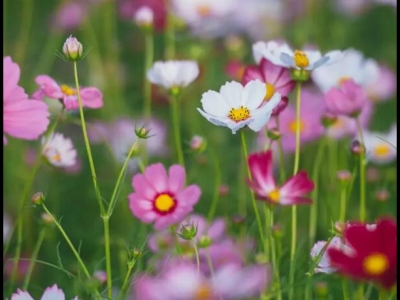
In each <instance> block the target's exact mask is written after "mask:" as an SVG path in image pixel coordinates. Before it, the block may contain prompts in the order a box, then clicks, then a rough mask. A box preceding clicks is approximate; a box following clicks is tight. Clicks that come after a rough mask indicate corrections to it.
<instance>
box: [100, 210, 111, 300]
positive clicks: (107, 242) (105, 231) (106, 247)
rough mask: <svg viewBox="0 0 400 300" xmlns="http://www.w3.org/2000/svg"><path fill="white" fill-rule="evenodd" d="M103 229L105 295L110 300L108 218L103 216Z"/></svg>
mask: <svg viewBox="0 0 400 300" xmlns="http://www.w3.org/2000/svg"><path fill="white" fill-rule="evenodd" d="M102 219H103V227H104V252H105V255H106V272H107V293H108V299H110V300H111V299H112V271H111V251H110V223H109V221H110V218H109V216H103V217H102Z"/></svg>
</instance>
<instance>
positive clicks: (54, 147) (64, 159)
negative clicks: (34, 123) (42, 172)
mask: <svg viewBox="0 0 400 300" xmlns="http://www.w3.org/2000/svg"><path fill="white" fill-rule="evenodd" d="M42 144H43V145H44V146H43V150H42V153H43V155H44V156H45V157H46V158H47V160H48V161H49V162H50V163H51V164H52V165H53V166H56V167H62V168H64V167H72V166H74V165H75V164H76V155H77V152H76V150H75V148H74V145H73V144H72V141H71V140H70V139H69V138H65V137H64V136H63V135H62V134H61V133H53V134H52V135H51V136H50V137H49V138H48V139H46V138H45V137H43V139H42Z"/></svg>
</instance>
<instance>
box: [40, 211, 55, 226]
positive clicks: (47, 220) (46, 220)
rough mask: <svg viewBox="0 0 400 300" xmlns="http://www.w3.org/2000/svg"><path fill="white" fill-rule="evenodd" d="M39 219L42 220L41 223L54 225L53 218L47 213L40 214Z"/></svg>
mask: <svg viewBox="0 0 400 300" xmlns="http://www.w3.org/2000/svg"><path fill="white" fill-rule="evenodd" d="M41 219H42V221H43V223H44V224H46V225H51V224H53V223H54V220H53V218H52V217H51V216H50V215H49V214H48V213H42V215H41Z"/></svg>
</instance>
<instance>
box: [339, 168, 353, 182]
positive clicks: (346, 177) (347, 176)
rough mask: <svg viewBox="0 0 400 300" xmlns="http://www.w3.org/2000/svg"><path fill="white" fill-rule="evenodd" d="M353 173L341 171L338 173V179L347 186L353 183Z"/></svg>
mask: <svg viewBox="0 0 400 300" xmlns="http://www.w3.org/2000/svg"><path fill="white" fill-rule="evenodd" d="M351 178H352V176H351V173H350V171H348V170H340V171H338V172H337V173H336V179H337V180H338V181H339V182H340V183H341V184H345V185H347V183H349V182H350V181H351Z"/></svg>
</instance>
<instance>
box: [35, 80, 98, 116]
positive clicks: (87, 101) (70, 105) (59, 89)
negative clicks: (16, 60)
mask: <svg viewBox="0 0 400 300" xmlns="http://www.w3.org/2000/svg"><path fill="white" fill-rule="evenodd" d="M35 82H36V83H37V84H38V85H39V89H38V90H37V91H36V92H35V93H34V94H33V95H32V97H33V98H34V99H37V100H43V98H44V97H48V98H50V99H56V100H60V101H62V103H63V104H64V106H65V109H67V110H77V109H79V102H78V93H77V91H76V89H74V88H71V87H69V86H67V85H64V84H63V85H61V86H59V85H58V84H57V82H56V81H55V80H54V79H52V78H51V77H50V76H47V75H38V76H37V77H36V79H35ZM80 92H81V98H82V106H83V107H88V108H100V107H102V106H103V94H102V93H101V92H100V90H99V89H98V88H95V87H84V88H80Z"/></svg>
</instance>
